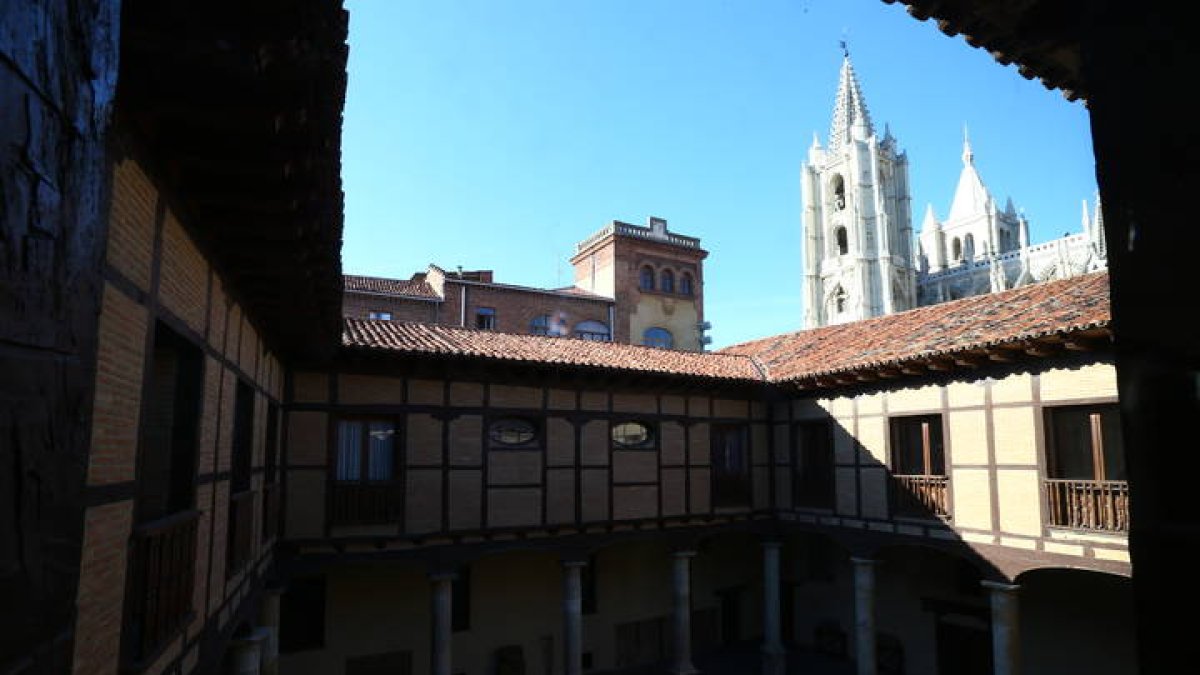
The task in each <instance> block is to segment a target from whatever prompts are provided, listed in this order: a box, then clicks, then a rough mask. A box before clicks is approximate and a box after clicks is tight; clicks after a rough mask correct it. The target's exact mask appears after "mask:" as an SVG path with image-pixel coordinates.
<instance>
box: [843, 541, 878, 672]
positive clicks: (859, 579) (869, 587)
mask: <svg viewBox="0 0 1200 675" xmlns="http://www.w3.org/2000/svg"><path fill="white" fill-rule="evenodd" d="M850 562H851V563H853V564H854V654H855V660H856V661H857V662H858V671H857V672H858V675H875V565H877V564H878V563H877V562H876V561H875V560H871V559H869V558H851V559H850Z"/></svg>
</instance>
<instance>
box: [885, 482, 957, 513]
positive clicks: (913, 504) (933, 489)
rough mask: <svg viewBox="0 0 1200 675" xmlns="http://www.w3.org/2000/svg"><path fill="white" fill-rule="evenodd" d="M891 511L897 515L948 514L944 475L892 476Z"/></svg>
mask: <svg viewBox="0 0 1200 675" xmlns="http://www.w3.org/2000/svg"><path fill="white" fill-rule="evenodd" d="M892 481H893V482H892V512H893V513H894V514H896V515H898V516H924V517H929V516H948V515H950V509H949V502H948V500H947V498H946V486H947V484H948V483H949V482H950V479H949V478H947V477H946V476H911V475H909V476H902V475H893V476H892Z"/></svg>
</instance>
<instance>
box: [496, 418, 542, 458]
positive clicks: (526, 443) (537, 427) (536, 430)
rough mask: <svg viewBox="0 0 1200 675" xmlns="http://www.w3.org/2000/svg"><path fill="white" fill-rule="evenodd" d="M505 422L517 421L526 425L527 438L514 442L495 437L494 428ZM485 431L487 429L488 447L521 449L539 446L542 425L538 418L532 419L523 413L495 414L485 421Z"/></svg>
mask: <svg viewBox="0 0 1200 675" xmlns="http://www.w3.org/2000/svg"><path fill="white" fill-rule="evenodd" d="M505 422H519V423H522V424H525V425H528V427H529V438H527V439H525V440H523V441H516V442H509V441H503V440H500V439H498V438H496V436H495V435H494V428H495V427H496V426H497V425H499V424H503V423H505ZM486 431H487V442H488V447H489V448H495V449H498V450H504V449H509V448H512V449H523V448H536V447H540V446H541V442H542V436H543V430H542V425H541V424H539V423H538V420H534V419H531V418H529V417H525V416H523V415H495V416H493V417H490V418H489V419H488V421H487V429H486Z"/></svg>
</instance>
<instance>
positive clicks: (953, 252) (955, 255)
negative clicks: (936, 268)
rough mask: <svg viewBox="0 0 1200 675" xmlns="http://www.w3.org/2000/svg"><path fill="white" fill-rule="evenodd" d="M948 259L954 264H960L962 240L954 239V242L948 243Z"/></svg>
mask: <svg viewBox="0 0 1200 675" xmlns="http://www.w3.org/2000/svg"><path fill="white" fill-rule="evenodd" d="M950 258H951V260H953V261H954V262H961V261H962V259H963V245H962V240H961V239H959V238H958V237H955V238H954V240H953V241H951V242H950Z"/></svg>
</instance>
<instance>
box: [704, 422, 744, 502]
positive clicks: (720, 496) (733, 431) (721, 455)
mask: <svg viewBox="0 0 1200 675" xmlns="http://www.w3.org/2000/svg"><path fill="white" fill-rule="evenodd" d="M749 450H750V443H749V440H748V433H747V429H746V425H744V424H714V425H713V428H712V503H713V506H714V507H730V506H750V452H749Z"/></svg>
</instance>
